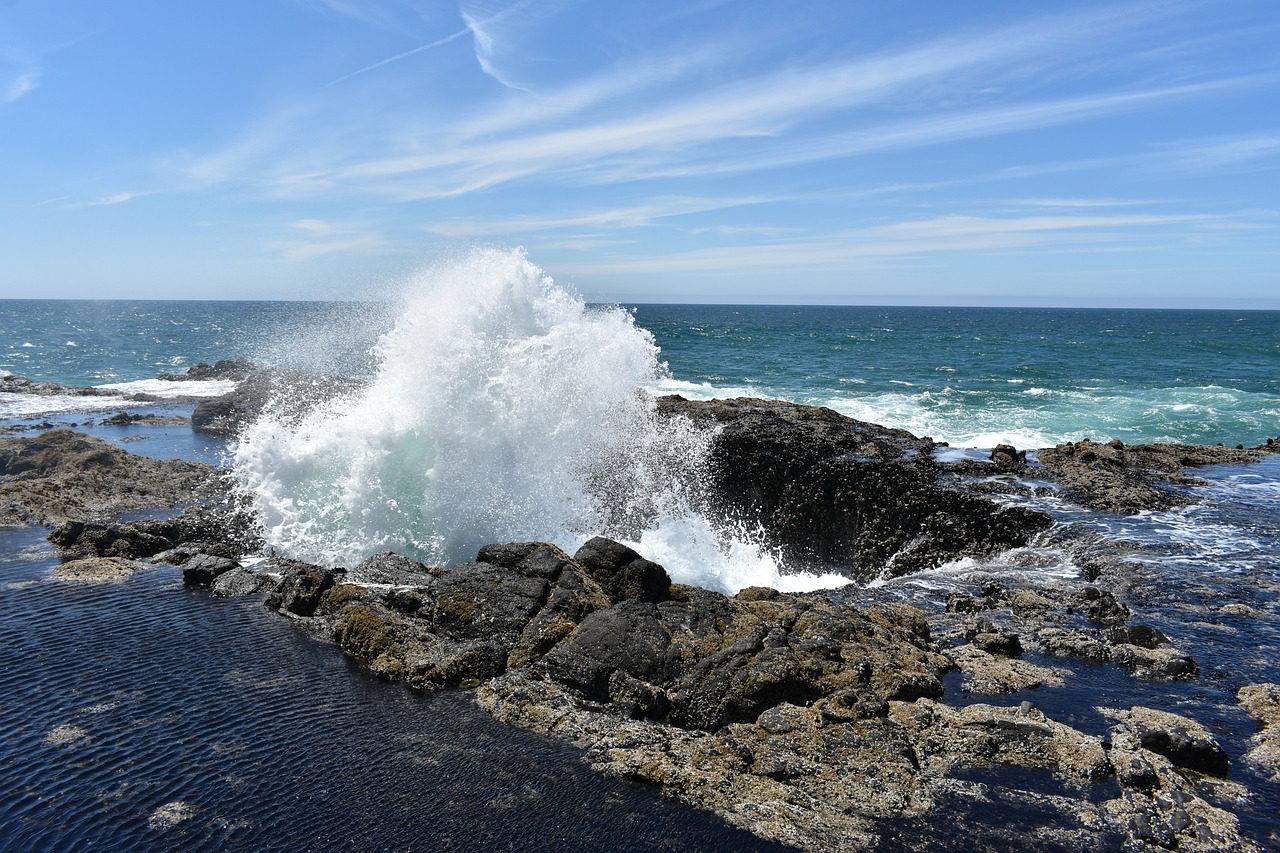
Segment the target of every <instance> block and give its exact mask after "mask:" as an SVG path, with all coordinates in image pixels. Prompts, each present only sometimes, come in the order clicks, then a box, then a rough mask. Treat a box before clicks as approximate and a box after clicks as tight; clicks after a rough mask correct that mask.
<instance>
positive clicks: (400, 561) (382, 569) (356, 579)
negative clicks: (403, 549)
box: [347, 551, 440, 587]
mask: <svg viewBox="0 0 1280 853" xmlns="http://www.w3.org/2000/svg"><path fill="white" fill-rule="evenodd" d="M438 574H440V569H432V568H431V567H430V566H427V565H426V564H425V563H420V562H418V561H417V560H412V559H410V558H408V557H406V556H404V555H403V554H395V553H392V552H391V551H385V552H383V553H381V554H375V555H373V556H372V557H369V558H368V559H366V560H364V561H363V562H361V563H360V564H359V565H357V566H355V567H354V568H352V569H351V570H350V571H349V572H348V573H347V580H348V582H350V583H360V584H379V585H382V584H386V585H390V586H427V587H429V586H432V585H433V584H435V581H436V576H437V575H438Z"/></svg>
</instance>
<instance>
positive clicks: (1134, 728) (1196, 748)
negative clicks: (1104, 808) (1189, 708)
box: [1105, 706, 1229, 776]
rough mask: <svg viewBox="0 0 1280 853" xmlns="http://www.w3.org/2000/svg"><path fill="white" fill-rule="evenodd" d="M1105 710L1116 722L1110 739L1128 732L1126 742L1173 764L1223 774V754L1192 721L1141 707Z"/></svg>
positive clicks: (1210, 736) (1226, 762) (1224, 754)
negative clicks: (1124, 709)
mask: <svg viewBox="0 0 1280 853" xmlns="http://www.w3.org/2000/svg"><path fill="white" fill-rule="evenodd" d="M1105 713H1106V714H1107V716H1108V717H1110V718H1111V719H1113V720H1116V721H1118V722H1117V726H1116V727H1115V728H1114V729H1113V730H1112V740H1113V742H1114V741H1116V740H1117V739H1120V740H1122V741H1124V740H1126V738H1125V737H1124V736H1125V735H1128V738H1127V741H1132V742H1135V743H1137V744H1138V746H1140V747H1142V749H1145V750H1149V751H1151V752H1155V753H1158V754H1160V755H1163V756H1164V757H1165V758H1167V759H1169V760H1170V761H1172V762H1173V764H1174V765H1175V766H1177V767H1184V768H1187V769H1189V770H1197V771H1199V772H1201V773H1210V774H1212V775H1215V776H1226V775H1227V768H1228V766H1229V761H1228V759H1227V753H1226V752H1225V751H1223V749H1222V747H1221V746H1219V745H1218V742H1217V740H1215V739H1214V737H1213V735H1211V734H1209V732H1208V731H1207V730H1206V729H1205V728H1204V726H1202V725H1200V724H1199V723H1197V722H1196V721H1195V720H1191V719H1188V718H1186V717H1182V716H1179V715H1177V714H1171V713H1169V712H1167V711H1157V710H1154V709H1152V708H1143V707H1141V706H1136V707H1133V708H1130V709H1129V710H1128V711H1118V710H1108V711H1106V712H1105Z"/></svg>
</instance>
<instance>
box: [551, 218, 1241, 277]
mask: <svg viewBox="0 0 1280 853" xmlns="http://www.w3.org/2000/svg"><path fill="white" fill-rule="evenodd" d="M1222 221H1223V217H1219V216H1211V215H1203V214H1182V215H1176V214H1170V215H1160V214H1116V215H1094V216H1025V217H989V216H966V215H947V216H939V217H931V218H927V219H915V220H904V221H901V222H895V223H890V224H885V225H876V226H870V227H866V228H859V229H850V230H843V231H838V232H832V233H829V234H825V235H819V236H815V237H811V238H808V239H802V240H792V241H785V242H783V241H778V242H771V243H760V242H753V243H749V244H741V245H730V246H720V247H716V248H708V249H699V250H694V251H688V252H677V253H669V254H666V255H647V256H638V257H626V258H619V259H617V260H616V261H608V262H604V263H594V264H591V263H588V264H583V265H574V268H573V269H574V272H575V274H578V275H583V274H588V273H590V274H616V273H620V272H621V273H628V274H634V273H690V272H704V271H708V270H719V271H733V270H739V271H750V270H759V269H762V268H775V269H776V268H783V269H790V270H802V269H803V270H814V269H823V270H831V269H841V268H843V267H844V266H845V265H847V264H849V263H851V262H855V261H859V260H866V259H894V258H897V259H911V258H919V257H922V256H927V255H932V254H938V253H957V252H958V253H987V252H993V251H1009V250H1021V251H1025V250H1028V249H1032V248H1035V249H1044V248H1047V247H1052V246H1062V245H1079V244H1082V243H1087V244H1090V245H1092V246H1094V247H1098V248H1103V247H1106V246H1108V245H1115V244H1121V245H1129V246H1132V245H1134V244H1136V243H1141V242H1142V241H1148V242H1150V241H1157V242H1160V241H1163V240H1167V239H1168V235H1169V233H1170V229H1171V228H1172V229H1178V228H1182V229H1194V230H1207V229H1208V228H1210V227H1211V226H1214V225H1216V224H1218V223H1220V222H1222Z"/></svg>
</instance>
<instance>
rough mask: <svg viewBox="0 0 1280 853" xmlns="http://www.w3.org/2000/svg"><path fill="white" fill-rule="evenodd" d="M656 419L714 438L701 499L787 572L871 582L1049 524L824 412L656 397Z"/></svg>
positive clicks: (927, 445)
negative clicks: (813, 569)
mask: <svg viewBox="0 0 1280 853" xmlns="http://www.w3.org/2000/svg"><path fill="white" fill-rule="evenodd" d="M658 411H659V413H660V414H662V415H664V416H667V417H685V418H689V419H691V420H692V421H694V422H695V423H701V424H707V425H709V426H715V427H717V428H718V432H717V433H716V434H715V437H714V441H713V443H712V449H711V463H710V472H709V473H710V476H709V478H708V482H707V483H706V484H705V488H706V495H705V497H704V500H705V502H706V504H707V506H708V507H709V508H710V510H711V511H712V513H713V514H718V515H720V516H721V517H723V518H725V519H726V520H728V521H731V522H736V523H740V524H746V525H748V526H751V527H759V528H760V529H761V530H763V531H764V533H765V534H766V536H767V537H768V539H769V541H770V542H771V544H772V545H774V546H775V547H777V548H779V549H780V550H781V552H782V553H783V555H784V556H785V557H786V558H787V559H788V561H789V562H791V563H792V564H793V565H817V566H822V567H824V568H829V567H830V566H832V565H836V566H840V567H842V568H843V569H844V570H846V571H848V572H849V573H850V574H851V575H853V576H854V577H856V578H858V579H861V580H869V579H871V578H874V577H877V576H879V575H880V574H881V573H888V574H890V575H901V574H906V573H909V572H914V571H918V570H920V569H924V568H930V567H934V566H938V565H941V564H943V563H946V562H950V561H953V560H956V559H959V558H961V557H964V556H973V557H977V556H985V555H990V554H993V553H996V552H998V551H1002V550H1005V549H1007V548H1011V547H1017V546H1021V545H1025V544H1026V543H1027V541H1028V539H1029V537H1030V536H1031V535H1032V534H1033V533H1035V532H1037V531H1040V530H1043V529H1045V528H1047V527H1048V526H1049V524H1050V519H1049V517H1048V516H1047V515H1045V514H1043V513H1039V512H1035V511H1032V510H1027V509H1024V508H1019V507H1002V506H1000V505H999V504H997V503H995V502H994V501H992V500H990V499H989V498H987V497H985V496H980V495H975V494H972V493H971V492H967V491H964V490H963V489H961V488H959V487H958V486H956V485H947V484H943V483H941V482H940V480H939V477H938V469H937V466H936V464H935V463H934V461H933V458H932V456H931V453H932V451H933V448H934V444H933V442H932V441H929V440H925V439H919V438H916V437H915V436H913V435H911V434H910V433H907V432H905V431H903V430H893V429H887V428H885V427H880V426H876V425H874V424H868V423H863V422H861V421H856V420H853V419H851V418H847V417H844V416H843V415H840V414H838V413H836V412H833V411H831V410H830V409H825V408H816V407H811V406H799V405H794V404H791V403H782V402H778V401H770V400H756V399H749V398H739V399H733V400H710V401H694V400H686V399H684V398H683V397H675V396H673V397H663V398H660V399H659V400H658Z"/></svg>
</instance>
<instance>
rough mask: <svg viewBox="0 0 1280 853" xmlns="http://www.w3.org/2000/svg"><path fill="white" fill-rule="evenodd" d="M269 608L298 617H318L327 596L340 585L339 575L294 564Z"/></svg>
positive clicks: (281, 580)
mask: <svg viewBox="0 0 1280 853" xmlns="http://www.w3.org/2000/svg"><path fill="white" fill-rule="evenodd" d="M285 568H286V571H285V573H284V575H283V576H282V577H281V578H280V583H279V585H278V586H277V587H276V590H275V591H274V592H273V593H272V594H271V596H270V597H269V598H268V599H267V602H266V604H267V606H268V607H271V608H274V609H277V610H284V611H286V612H288V613H292V614H294V615H295V616H314V615H315V614H316V611H317V610H318V609H319V607H320V603H321V600H322V598H323V597H324V594H325V593H326V592H328V591H329V590H330V589H332V588H333V587H334V585H335V584H336V583H337V574H336V573H335V572H333V571H331V570H329V569H323V568H320V567H319V566H312V565H308V564H306V563H299V562H293V561H290V562H289V563H288V564H286V566H285Z"/></svg>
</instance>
